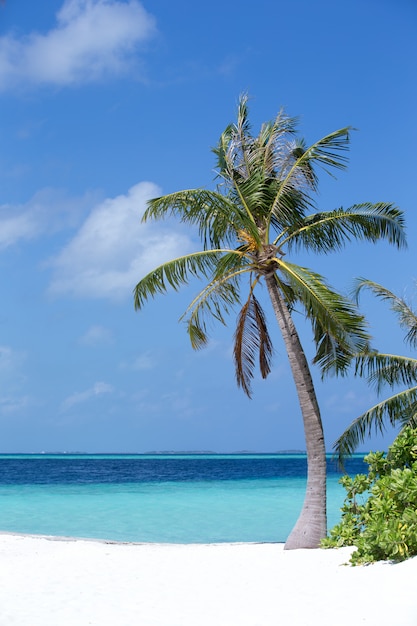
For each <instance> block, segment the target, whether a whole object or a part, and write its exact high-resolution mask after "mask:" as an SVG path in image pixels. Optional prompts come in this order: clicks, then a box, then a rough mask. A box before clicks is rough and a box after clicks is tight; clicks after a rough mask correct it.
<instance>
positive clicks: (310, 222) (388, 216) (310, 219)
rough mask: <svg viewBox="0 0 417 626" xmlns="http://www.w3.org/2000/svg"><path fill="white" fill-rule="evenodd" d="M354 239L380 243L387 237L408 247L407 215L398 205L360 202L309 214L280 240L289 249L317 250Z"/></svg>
mask: <svg viewBox="0 0 417 626" xmlns="http://www.w3.org/2000/svg"><path fill="white" fill-rule="evenodd" d="M352 239H357V240H361V239H362V240H367V241H371V242H376V241H378V240H379V239H386V240H388V241H389V242H390V243H391V244H394V245H396V246H397V247H398V248H401V247H405V245H406V240H405V234H404V218H403V214H402V212H401V211H400V210H399V209H398V208H397V207H396V206H394V205H392V204H387V203H383V202H379V203H377V204H371V203H369V202H367V203H363V204H356V205H354V206H352V207H350V208H349V209H336V210H334V211H328V212H325V213H315V214H313V215H309V216H307V217H306V218H305V219H304V221H303V223H302V224H301V225H300V226H298V225H297V224H293V225H292V227H291V228H288V229H287V231H286V232H284V233H283V234H282V235H281V237H278V239H277V242H278V243H279V244H280V245H284V243H286V244H287V245H288V249H289V250H293V249H298V248H300V247H303V248H305V249H307V250H312V251H313V252H330V251H333V250H338V249H340V248H342V247H344V245H345V244H346V243H347V242H349V241H351V240H352Z"/></svg>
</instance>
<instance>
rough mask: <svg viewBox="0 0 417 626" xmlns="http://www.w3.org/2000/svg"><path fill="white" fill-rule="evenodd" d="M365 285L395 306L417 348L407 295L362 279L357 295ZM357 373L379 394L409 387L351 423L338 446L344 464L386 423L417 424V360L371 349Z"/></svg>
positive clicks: (416, 328)
mask: <svg viewBox="0 0 417 626" xmlns="http://www.w3.org/2000/svg"><path fill="white" fill-rule="evenodd" d="M364 288H366V289H369V290H371V291H372V292H373V293H374V294H375V295H376V296H377V297H378V298H381V299H382V300H385V301H387V302H389V303H390V307H391V309H392V310H393V311H394V313H396V315H397V316H398V318H399V324H400V326H401V327H402V328H404V329H406V331H407V333H406V335H405V342H406V343H407V344H408V345H409V346H410V347H411V348H417V313H416V312H415V311H413V310H412V308H411V307H410V306H409V305H408V304H407V303H406V302H405V300H404V299H403V298H399V297H398V296H396V295H395V294H393V293H392V292H391V291H389V289H386V288H385V287H382V286H381V285H379V284H378V283H374V282H372V281H371V280H366V279H364V278H362V279H359V280H358V284H357V288H356V293H357V295H359V293H360V291H361V290H362V289H364ZM356 373H357V374H359V375H360V376H365V377H366V378H367V379H368V381H369V383H370V384H371V385H375V386H376V390H377V392H378V393H379V392H380V391H381V390H382V388H383V387H384V386H386V385H388V386H389V387H391V388H393V387H396V386H397V385H405V386H406V388H405V389H403V390H402V391H398V392H397V393H395V394H394V395H392V396H391V397H389V398H388V399H386V400H382V401H381V402H379V403H378V404H376V405H375V406H373V407H372V408H370V409H369V410H368V411H366V412H365V413H363V414H362V415H360V416H359V417H358V418H356V419H355V420H354V422H352V424H350V426H349V427H348V428H347V429H346V430H345V432H344V433H343V434H342V435H341V436H340V437H339V438H338V440H337V441H336V443H335V446H334V448H335V453H336V455H337V457H338V458H339V461H340V462H341V463H343V459H344V458H345V457H346V456H349V455H351V454H352V453H353V452H354V451H355V449H356V448H357V446H358V445H359V443H362V442H363V441H364V440H365V438H366V436H369V435H371V433H372V431H375V432H380V433H383V432H384V430H385V424H386V422H389V423H390V424H391V425H392V426H398V425H399V426H401V427H404V426H406V425H412V426H417V359H413V358H412V357H407V356H397V355H394V354H383V353H381V352H376V351H370V352H366V353H364V354H361V355H359V356H358V357H357V359H356Z"/></svg>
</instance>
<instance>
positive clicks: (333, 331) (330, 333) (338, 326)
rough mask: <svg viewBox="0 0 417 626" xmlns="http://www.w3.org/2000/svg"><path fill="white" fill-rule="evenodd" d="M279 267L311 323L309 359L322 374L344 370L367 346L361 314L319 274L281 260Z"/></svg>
mask: <svg viewBox="0 0 417 626" xmlns="http://www.w3.org/2000/svg"><path fill="white" fill-rule="evenodd" d="M279 270H280V273H282V274H283V275H284V276H285V279H286V283H287V285H290V286H291V293H292V294H294V295H293V297H294V298H296V300H297V302H298V303H299V304H300V306H301V307H302V308H303V311H304V313H305V316H306V318H307V319H309V320H310V322H311V324H312V328H313V336H314V342H315V345H316V355H315V357H314V359H313V362H314V363H317V364H318V365H319V366H320V368H321V370H322V373H323V374H326V373H330V372H334V373H338V374H343V373H345V372H346V371H347V368H348V366H349V365H350V363H351V361H352V358H353V356H354V355H355V354H357V353H358V352H362V351H364V350H365V349H366V348H367V346H368V341H369V335H368V333H367V331H366V324H365V320H364V317H363V316H362V315H360V314H359V313H358V312H357V309H356V307H355V305H354V303H353V302H351V301H350V300H348V299H347V298H344V297H343V296H342V295H340V294H338V293H337V292H335V291H333V290H332V289H331V288H330V287H329V286H328V284H327V283H326V281H325V280H324V278H323V277H322V276H321V275H320V274H317V273H316V272H313V271H312V270H309V269H307V268H305V267H300V266H299V265H294V264H292V263H289V262H285V261H283V260H280V262H279ZM287 288H288V287H287ZM291 306H293V303H291Z"/></svg>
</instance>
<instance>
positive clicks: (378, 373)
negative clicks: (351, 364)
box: [355, 352, 417, 393]
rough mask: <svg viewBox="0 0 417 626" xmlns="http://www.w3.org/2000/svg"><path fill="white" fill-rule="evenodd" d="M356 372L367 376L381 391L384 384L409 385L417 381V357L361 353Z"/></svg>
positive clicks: (357, 360)
mask: <svg viewBox="0 0 417 626" xmlns="http://www.w3.org/2000/svg"><path fill="white" fill-rule="evenodd" d="M355 373H356V374H358V375H359V376H361V377H366V378H367V380H368V382H369V383H370V384H371V385H375V387H376V389H377V392H378V393H379V392H380V391H381V389H382V387H383V386H384V385H386V384H387V385H390V386H391V387H393V386H394V385H407V386H411V385H413V384H414V383H417V359H412V358H410V357H406V356H397V355H395V354H381V353H379V352H374V353H370V354H363V355H359V356H358V357H357V359H356V366H355Z"/></svg>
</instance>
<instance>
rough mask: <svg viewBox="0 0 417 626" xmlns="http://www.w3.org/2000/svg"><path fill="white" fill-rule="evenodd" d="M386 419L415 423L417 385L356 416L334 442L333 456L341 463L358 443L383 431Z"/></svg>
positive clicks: (403, 423)
mask: <svg viewBox="0 0 417 626" xmlns="http://www.w3.org/2000/svg"><path fill="white" fill-rule="evenodd" d="M387 421H388V422H389V423H390V424H391V425H392V426H397V425H400V426H405V425H407V424H411V425H414V426H415V425H417V387H412V388H410V389H406V390H405V391H401V392H399V393H398V394H396V395H394V396H392V397H391V398H389V399H388V400H383V401H382V402H380V403H378V404H376V405H375V406H373V407H372V408H371V409H369V410H368V411H366V412H365V413H363V414H362V415H360V416H359V417H358V418H356V419H355V420H354V421H353V422H352V424H350V426H349V427H348V428H347V429H346V430H345V431H344V433H343V434H342V435H341V436H340V437H339V438H338V439H337V441H336V442H335V443H334V446H333V448H334V451H335V456H336V457H337V458H338V460H339V462H340V463H341V464H343V460H344V458H346V456H350V455H351V454H353V452H354V451H355V450H356V449H357V447H358V445H359V444H360V443H363V441H364V440H365V439H366V437H369V436H371V435H372V433H373V432H375V433H384V432H385V428H386V423H387Z"/></svg>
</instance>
